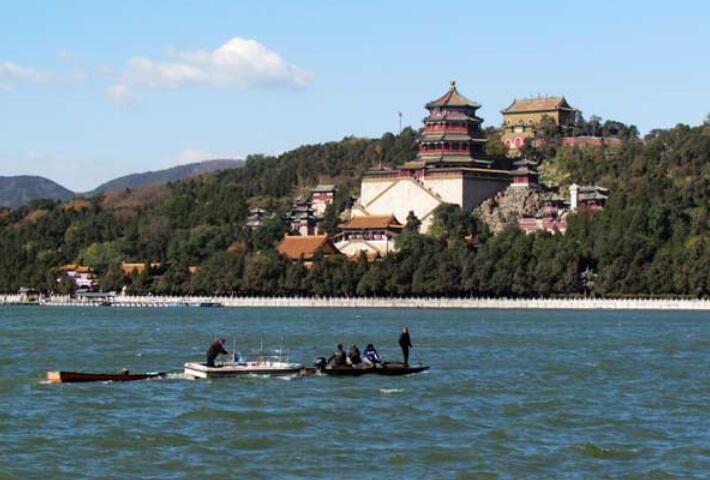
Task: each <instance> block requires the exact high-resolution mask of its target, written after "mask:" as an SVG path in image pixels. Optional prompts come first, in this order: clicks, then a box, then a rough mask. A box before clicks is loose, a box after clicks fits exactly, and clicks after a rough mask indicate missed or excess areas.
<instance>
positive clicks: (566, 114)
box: [501, 97, 578, 154]
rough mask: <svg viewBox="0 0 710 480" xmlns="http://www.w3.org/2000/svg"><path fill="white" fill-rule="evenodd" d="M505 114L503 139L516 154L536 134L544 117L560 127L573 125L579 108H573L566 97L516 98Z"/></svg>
mask: <svg viewBox="0 0 710 480" xmlns="http://www.w3.org/2000/svg"><path fill="white" fill-rule="evenodd" d="M501 113H502V114H503V126H502V130H503V134H502V135H501V141H502V142H503V143H504V144H505V146H506V147H508V150H509V151H510V152H511V153H513V154H515V153H517V150H518V149H519V148H520V147H522V146H523V144H524V143H525V139H526V138H532V137H533V136H534V135H535V128H536V127H538V126H539V125H540V124H541V123H542V122H543V120H544V119H549V120H551V121H552V122H554V123H555V125H557V126H558V127H562V126H567V125H572V124H573V123H574V121H575V119H576V118H577V113H578V111H577V109H575V108H572V107H571V106H570V105H569V103H567V100H566V99H565V97H533V98H516V99H515V100H513V103H512V104H510V106H509V107H508V108H506V109H505V110H501Z"/></svg>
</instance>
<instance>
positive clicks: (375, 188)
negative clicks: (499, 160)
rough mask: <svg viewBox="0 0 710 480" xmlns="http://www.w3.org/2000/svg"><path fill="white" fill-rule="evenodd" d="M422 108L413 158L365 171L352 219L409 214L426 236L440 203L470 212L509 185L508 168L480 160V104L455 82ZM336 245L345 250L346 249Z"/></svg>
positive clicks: (482, 154) (483, 142)
mask: <svg viewBox="0 0 710 480" xmlns="http://www.w3.org/2000/svg"><path fill="white" fill-rule="evenodd" d="M426 108H427V110H429V116H428V117H427V118H425V119H424V128H423V129H422V130H421V131H420V135H419V149H418V153H417V158H416V160H413V161H411V162H406V163H404V164H402V165H400V166H398V167H396V168H393V169H385V168H382V167H380V168H379V169H377V170H370V171H368V172H366V173H365V175H364V176H363V178H362V182H361V184H360V198H359V199H358V201H357V203H356V204H355V205H353V207H352V209H351V215H352V216H353V217H359V216H360V217H362V216H364V217H371V218H370V220H368V221H371V222H375V223H376V222H377V221H380V220H378V219H381V218H389V217H390V216H392V215H393V216H394V218H395V219H396V220H397V221H398V222H399V223H400V224H401V223H404V221H405V220H406V218H407V217H408V216H409V214H410V213H414V215H416V217H417V218H418V219H419V221H420V222H421V230H422V231H424V232H426V231H427V230H428V229H429V227H430V226H431V224H432V223H431V222H432V220H433V219H434V212H435V211H436V208H437V207H438V206H439V205H442V204H445V203H450V204H454V205H459V206H460V207H461V208H463V209H464V210H467V209H471V208H473V207H475V206H476V205H479V204H480V203H481V202H482V201H483V200H485V199H487V198H490V197H492V196H493V195H495V194H496V192H498V191H500V190H502V189H504V188H506V187H507V186H508V185H509V184H510V180H511V175H510V170H509V169H505V170H502V169H500V166H499V165H496V163H495V162H494V160H491V159H488V158H486V156H485V145H486V140H485V138H484V136H483V131H482V130H481V123H483V119H482V118H480V117H478V116H476V110H478V109H479V108H481V106H480V105H479V104H478V103H476V102H474V101H471V100H469V99H468V98H466V97H464V96H463V95H461V94H460V93H459V92H458V91H457V90H456V83H455V82H451V87H450V88H449V91H448V92H446V94H445V95H444V96H442V97H441V98H438V99H436V100H434V101H433V102H429V103H427V104H426ZM339 245H340V247H342V248H343V249H345V250H344V251H346V250H347V249H348V248H351V247H350V246H348V245H345V244H339ZM340 247H339V248H340ZM352 248H353V249H355V248H357V249H359V248H360V247H355V246H353V247H352Z"/></svg>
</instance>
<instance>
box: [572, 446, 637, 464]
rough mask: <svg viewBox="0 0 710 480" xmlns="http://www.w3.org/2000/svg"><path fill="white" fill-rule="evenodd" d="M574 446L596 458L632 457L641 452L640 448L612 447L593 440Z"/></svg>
mask: <svg viewBox="0 0 710 480" xmlns="http://www.w3.org/2000/svg"><path fill="white" fill-rule="evenodd" d="M574 448H575V449H576V450H577V451H579V452H582V453H583V454H585V455H588V456H590V457H594V458H608V459H614V458H616V459H622V460H623V459H631V458H634V457H636V456H637V454H638V453H639V449H638V448H628V449H622V448H612V447H602V446H599V445H597V444H595V443H592V442H585V443H580V444H577V445H575V446H574Z"/></svg>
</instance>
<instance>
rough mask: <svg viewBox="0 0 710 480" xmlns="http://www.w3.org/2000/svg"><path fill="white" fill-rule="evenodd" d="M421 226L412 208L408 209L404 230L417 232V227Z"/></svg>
mask: <svg viewBox="0 0 710 480" xmlns="http://www.w3.org/2000/svg"><path fill="white" fill-rule="evenodd" d="M421 226H422V222H421V221H420V220H419V219H418V218H417V216H416V215H415V214H414V210H410V211H409V214H407V220H406V223H405V225H404V231H405V232H410V233H416V232H419V228H420V227H421Z"/></svg>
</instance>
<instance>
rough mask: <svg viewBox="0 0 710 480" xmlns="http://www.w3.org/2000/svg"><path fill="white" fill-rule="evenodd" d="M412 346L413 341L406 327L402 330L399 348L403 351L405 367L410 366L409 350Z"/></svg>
mask: <svg viewBox="0 0 710 480" xmlns="http://www.w3.org/2000/svg"><path fill="white" fill-rule="evenodd" d="M411 346H412V339H411V338H410V336H409V329H408V328H407V327H404V328H403V329H402V334H401V335H400V336H399V347H400V348H401V349H402V356H403V357H404V365H405V366H407V365H409V348H410V347H411Z"/></svg>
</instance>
